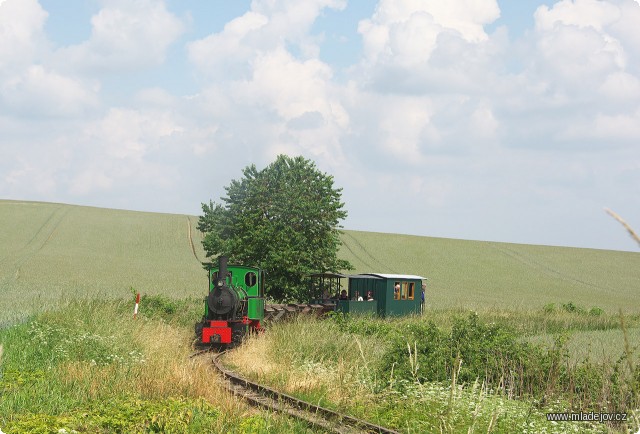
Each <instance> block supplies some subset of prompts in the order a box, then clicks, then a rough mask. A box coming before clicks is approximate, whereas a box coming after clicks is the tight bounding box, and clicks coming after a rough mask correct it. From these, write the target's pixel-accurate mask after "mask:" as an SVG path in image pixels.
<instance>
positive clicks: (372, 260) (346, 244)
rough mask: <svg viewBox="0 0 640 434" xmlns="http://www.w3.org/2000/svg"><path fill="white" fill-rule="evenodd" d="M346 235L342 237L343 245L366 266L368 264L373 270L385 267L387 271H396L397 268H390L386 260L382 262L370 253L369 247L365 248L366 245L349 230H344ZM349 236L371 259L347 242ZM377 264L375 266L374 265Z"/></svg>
mask: <svg viewBox="0 0 640 434" xmlns="http://www.w3.org/2000/svg"><path fill="white" fill-rule="evenodd" d="M343 235H344V237H343V238H342V245H344V246H345V247H346V248H347V250H348V251H350V252H351V254H352V255H353V256H354V257H355V258H356V259H357V260H358V261H360V262H362V263H363V264H364V265H365V266H367V267H368V268H370V269H371V270H374V269H375V268H376V267H382V268H384V269H385V270H386V271H388V272H390V273H396V271H395V270H392V269H391V268H389V266H388V265H387V264H385V263H384V262H381V261H380V260H379V259H377V258H376V257H375V256H373V255H372V254H371V253H369V251H368V250H367V249H365V247H364V246H363V245H362V243H360V241H358V240H357V239H356V238H355V237H354V236H353V235H351V234H350V233H348V232H343ZM347 238H348V239H349V241H350V242H353V243H354V244H355V246H354V247H356V246H357V249H359V250H360V251H361V252H362V253H363V254H364V255H366V256H368V257H369V260H364V259H363V258H362V256H361V255H358V254H357V253H356V252H355V251H354V249H352V248H351V246H350V245H349V243H347ZM369 261H371V262H369ZM372 263H373V264H376V265H375V266H374V265H372ZM385 270H381V271H385Z"/></svg>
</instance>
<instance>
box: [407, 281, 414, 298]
mask: <svg viewBox="0 0 640 434" xmlns="http://www.w3.org/2000/svg"><path fill="white" fill-rule="evenodd" d="M413 285H414V284H413V282H410V283H409V291H408V292H407V298H408V299H409V300H413V299H414V295H413Z"/></svg>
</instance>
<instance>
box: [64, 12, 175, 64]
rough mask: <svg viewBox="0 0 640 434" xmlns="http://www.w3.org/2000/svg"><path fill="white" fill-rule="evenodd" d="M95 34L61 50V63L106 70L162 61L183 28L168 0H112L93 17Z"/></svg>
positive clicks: (92, 23)
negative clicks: (166, 0)
mask: <svg viewBox="0 0 640 434" xmlns="http://www.w3.org/2000/svg"><path fill="white" fill-rule="evenodd" d="M91 26H92V31H91V38H90V39H89V40H88V41H86V42H83V43H81V44H79V45H74V46H70V47H65V48H62V49H60V50H58V52H57V56H58V62H59V66H60V67H62V65H68V66H70V67H72V68H74V69H75V70H80V71H92V72H104V71H123V70H135V69H139V68H142V67H151V66H156V65H160V64H162V63H163V62H164V61H165V58H166V51H167V49H168V47H169V45H170V44H171V43H173V42H174V41H175V40H176V39H177V38H178V36H180V34H181V33H182V32H183V30H184V25H183V23H182V22H181V21H180V20H179V19H178V18H177V17H175V16H174V15H173V14H171V13H170V12H169V11H167V8H166V6H165V4H164V1H152V0H135V1H125V0H110V1H107V2H106V6H105V7H104V8H103V9H101V10H100V11H99V12H98V13H97V14H96V15H94V16H93V17H92V18H91Z"/></svg>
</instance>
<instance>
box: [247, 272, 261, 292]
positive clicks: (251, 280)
mask: <svg viewBox="0 0 640 434" xmlns="http://www.w3.org/2000/svg"><path fill="white" fill-rule="evenodd" d="M257 281H258V278H257V277H256V273H254V272H253V271H250V272H248V273H247V274H245V275H244V284H245V285H246V286H247V288H251V287H252V286H254V285H255V284H256V282H257Z"/></svg>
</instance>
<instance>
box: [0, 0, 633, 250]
mask: <svg viewBox="0 0 640 434" xmlns="http://www.w3.org/2000/svg"><path fill="white" fill-rule="evenodd" d="M638 22H640V4H639V3H638V2H637V1H636V0H561V1H549V0H547V1H535V0H518V1H515V0H501V1H496V0H455V1H454V0H451V1H447V2H435V1H421V0H380V1H358V2H356V1H347V0H309V1H305V2H299V1H295V0H254V1H220V0H218V1H195V0H166V1H160V0H135V1H131V0H66V1H64V2H60V1H55V0H40V1H37V0H0V131H2V134H1V135H0V198H5V199H22V200H42V201H55V202H64V203H73V204H81V205H92V206H100V207H109V208H123V209H134V210H145V211H157V212H169V213H186V214H199V213H200V204H201V203H202V202H206V201H208V200H209V199H214V200H217V199H218V198H219V197H220V196H221V195H223V194H224V186H225V185H228V184H229V182H230V181H231V180H232V179H234V178H238V177H240V176H241V170H242V168H243V167H245V166H247V165H249V164H252V163H255V164H256V165H257V166H258V167H264V166H266V165H267V164H269V162H271V161H273V159H274V158H275V156H276V155H277V154H278V153H287V154H290V155H304V156H305V157H307V158H310V159H313V160H314V161H315V162H316V164H317V165H318V167H319V168H320V169H321V170H323V171H326V172H329V173H331V174H332V175H334V177H335V181H336V185H337V186H338V187H341V188H343V199H344V201H345V203H346V208H347V210H348V212H349V217H348V219H347V220H346V221H345V223H344V226H345V228H347V229H357V230H370V231H379V232H394V233H409V234H415V235H427V236H437V237H450V238H464V239H476V240H492V241H505V242H515V243H529V244H546V245H564V246H576V247H589V248H604V249H616V250H637V245H635V244H634V242H633V240H632V239H631V238H630V237H629V236H628V235H627V234H626V232H625V231H624V229H623V228H622V227H621V226H620V225H619V224H618V223H617V222H615V221H614V220H613V219H611V218H610V217H609V216H607V215H606V214H605V213H604V211H603V208H604V207H609V208H611V209H613V210H615V211H616V212H618V213H619V214H620V215H622V216H623V217H624V218H626V219H627V220H628V222H629V223H630V224H631V225H632V226H635V227H636V228H640V202H639V201H638V198H640V30H638V26H637V23H638Z"/></svg>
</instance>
